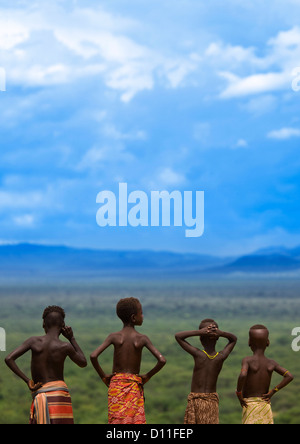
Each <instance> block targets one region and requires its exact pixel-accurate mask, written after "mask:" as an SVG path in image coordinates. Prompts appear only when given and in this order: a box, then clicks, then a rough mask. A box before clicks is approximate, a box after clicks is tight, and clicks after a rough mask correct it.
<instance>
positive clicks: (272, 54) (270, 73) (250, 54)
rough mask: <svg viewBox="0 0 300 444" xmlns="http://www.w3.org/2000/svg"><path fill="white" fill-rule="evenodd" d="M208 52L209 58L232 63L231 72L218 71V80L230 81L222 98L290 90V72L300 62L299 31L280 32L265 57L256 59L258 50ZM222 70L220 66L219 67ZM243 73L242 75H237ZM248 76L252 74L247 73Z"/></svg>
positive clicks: (268, 46) (219, 47) (233, 48)
mask: <svg viewBox="0 0 300 444" xmlns="http://www.w3.org/2000/svg"><path fill="white" fill-rule="evenodd" d="M221 49H222V47H221V46H216V47H212V48H209V49H208V51H207V53H208V55H212V54H213V55H215V56H216V57H221V58H222V59H223V60H224V61H225V60H226V58H227V59H228V61H230V59H231V63H230V70H228V69H226V70H219V76H220V77H222V78H224V79H225V80H227V86H226V87H225V88H224V89H223V90H222V92H221V94H220V97H221V98H223V99H231V98H237V97H244V96H250V95H255V94H264V93H270V92H273V91H280V90H289V89H290V88H291V81H292V79H291V72H292V70H293V68H294V67H295V64H297V61H299V60H300V28H298V27H294V28H292V29H290V30H288V31H282V32H279V33H278V34H277V35H276V36H275V37H273V38H271V39H269V40H268V41H267V42H266V45H265V55H264V56H262V57H257V56H256V55H255V49H253V48H249V49H243V48H239V49H238V50H237V48H235V47H227V48H225V52H224V54H222V52H221ZM218 66H219V64H218ZM239 71H240V72H242V74H239V73H236V72H239ZM247 71H248V72H249V74H248V73H247ZM253 71H254V73H253Z"/></svg>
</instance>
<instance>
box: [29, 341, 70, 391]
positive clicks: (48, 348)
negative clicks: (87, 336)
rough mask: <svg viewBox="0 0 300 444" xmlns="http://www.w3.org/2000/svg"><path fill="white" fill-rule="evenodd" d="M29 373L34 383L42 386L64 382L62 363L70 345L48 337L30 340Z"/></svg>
mask: <svg viewBox="0 0 300 444" xmlns="http://www.w3.org/2000/svg"><path fill="white" fill-rule="evenodd" d="M30 348H31V351H32V360H31V373H32V379H33V380H34V381H40V382H42V383H43V384H45V383H47V382H51V381H58V380H60V381H63V380H64V362H65V359H66V357H67V356H68V352H69V348H70V345H69V344H67V343H66V342H62V341H60V340H59V339H56V338H51V337H49V336H47V335H46V336H38V337H33V338H31V344H30Z"/></svg>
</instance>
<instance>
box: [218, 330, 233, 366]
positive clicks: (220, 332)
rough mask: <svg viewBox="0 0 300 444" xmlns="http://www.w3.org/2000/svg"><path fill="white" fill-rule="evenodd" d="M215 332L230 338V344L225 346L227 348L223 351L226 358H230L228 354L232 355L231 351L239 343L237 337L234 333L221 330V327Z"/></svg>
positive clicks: (220, 336) (222, 336) (221, 336)
mask: <svg viewBox="0 0 300 444" xmlns="http://www.w3.org/2000/svg"><path fill="white" fill-rule="evenodd" d="M215 333H216V334H217V335H218V336H219V338H225V339H228V344H227V345H226V346H225V348H224V349H223V351H222V352H221V354H222V355H223V357H224V359H226V358H228V356H229V355H230V353H231V352H232V350H233V349H234V347H235V344H236V343H237V337H236V336H235V335H234V334H232V333H227V332H225V331H221V330H219V329H217V330H216V332H215Z"/></svg>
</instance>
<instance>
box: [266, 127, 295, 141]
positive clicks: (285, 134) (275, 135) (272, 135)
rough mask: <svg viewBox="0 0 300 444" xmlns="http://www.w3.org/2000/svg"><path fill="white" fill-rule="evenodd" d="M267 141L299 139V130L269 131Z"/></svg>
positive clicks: (282, 129)
mask: <svg viewBox="0 0 300 444" xmlns="http://www.w3.org/2000/svg"><path fill="white" fill-rule="evenodd" d="M267 137H268V138H269V139H279V140H287V139H290V138H292V137H300V130H299V129H297V128H281V129H279V130H274V131H270V132H269V133H268V135H267Z"/></svg>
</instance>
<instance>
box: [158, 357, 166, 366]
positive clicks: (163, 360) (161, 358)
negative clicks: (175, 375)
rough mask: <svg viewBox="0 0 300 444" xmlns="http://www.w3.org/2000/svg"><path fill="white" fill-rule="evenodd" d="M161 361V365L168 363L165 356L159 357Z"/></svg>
mask: <svg viewBox="0 0 300 444" xmlns="http://www.w3.org/2000/svg"><path fill="white" fill-rule="evenodd" d="M159 363H160V365H161V366H162V367H164V366H165V365H166V363H167V360H166V358H165V357H164V356H160V358H159Z"/></svg>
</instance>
